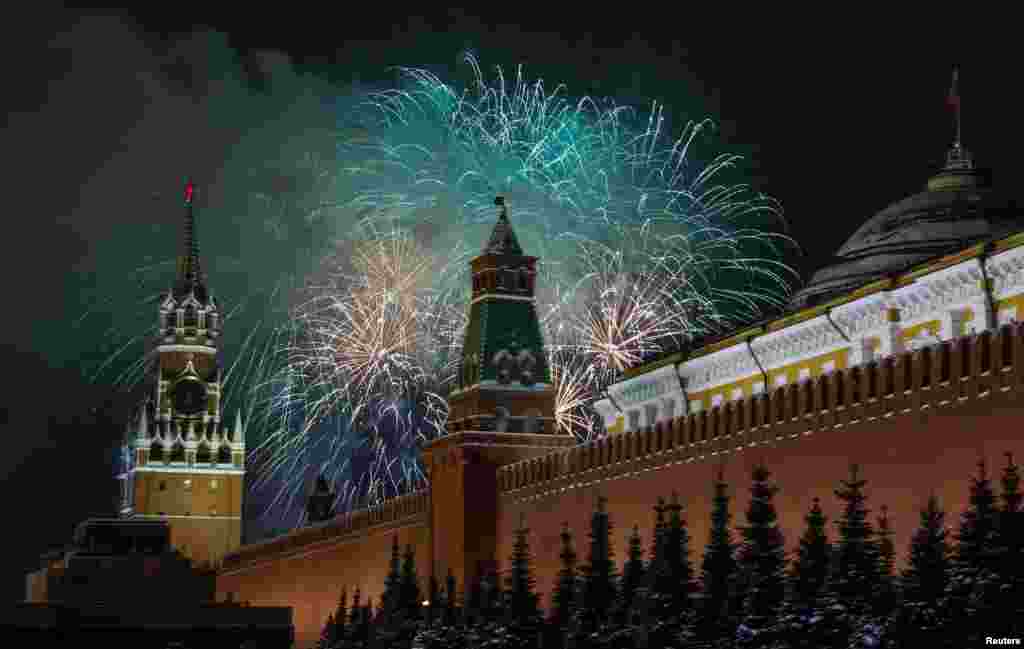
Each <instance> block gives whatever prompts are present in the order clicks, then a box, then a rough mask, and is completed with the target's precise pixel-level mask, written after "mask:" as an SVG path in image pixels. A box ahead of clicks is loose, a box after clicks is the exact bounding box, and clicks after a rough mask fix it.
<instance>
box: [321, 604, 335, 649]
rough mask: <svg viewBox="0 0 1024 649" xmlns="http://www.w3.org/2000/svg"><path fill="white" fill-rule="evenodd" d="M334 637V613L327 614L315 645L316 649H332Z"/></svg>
mask: <svg viewBox="0 0 1024 649" xmlns="http://www.w3.org/2000/svg"><path fill="white" fill-rule="evenodd" d="M336 636H337V629H336V626H335V623H334V613H329V614H328V615H327V622H326V623H325V624H324V628H323V631H321V632H320V640H319V641H318V642H317V643H316V646H317V649H332V648H333V647H334V645H335V639H336Z"/></svg>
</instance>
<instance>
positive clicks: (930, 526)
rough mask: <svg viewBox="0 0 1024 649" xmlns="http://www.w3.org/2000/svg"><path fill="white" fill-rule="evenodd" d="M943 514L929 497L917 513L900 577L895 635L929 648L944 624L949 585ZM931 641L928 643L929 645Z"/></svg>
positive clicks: (948, 551)
mask: <svg viewBox="0 0 1024 649" xmlns="http://www.w3.org/2000/svg"><path fill="white" fill-rule="evenodd" d="M945 517H946V514H945V512H943V511H942V509H941V507H940V506H939V500H938V498H936V497H935V495H934V494H932V495H931V496H930V497H929V498H928V504H927V505H926V506H925V508H924V509H923V510H921V523H920V526H919V527H918V528H917V530H915V532H914V535H913V538H912V539H911V542H910V554H909V556H908V558H907V567H906V568H905V569H904V571H903V574H902V575H901V582H902V590H903V605H902V606H901V608H900V611H899V613H898V615H897V616H896V617H897V621H898V623H897V630H896V634H897V635H898V636H899V637H900V638H902V639H904V640H910V639H911V638H910V636H911V634H912V633H915V632H918V633H919V634H921V635H919V637H917V638H915V641H920V642H923V643H925V644H933V643H934V641H935V640H936V639H937V637H936V636H935V633H937V632H939V631H941V629H942V628H943V624H944V619H943V617H944V616H943V613H942V610H941V604H942V601H943V600H944V598H945V592H946V588H947V586H948V583H949V570H950V547H949V543H948V541H947V538H946V526H945ZM929 641H931V642H929Z"/></svg>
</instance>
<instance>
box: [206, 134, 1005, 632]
mask: <svg viewBox="0 0 1024 649" xmlns="http://www.w3.org/2000/svg"><path fill="white" fill-rule="evenodd" d="M981 178H982V177H981V176H980V175H979V174H978V173H977V172H976V171H975V169H974V166H973V163H971V161H970V159H969V156H967V154H966V151H964V150H963V149H962V147H961V146H960V144H959V142H958V143H957V144H955V145H954V148H953V150H952V151H951V152H950V157H949V160H948V162H947V165H946V167H945V168H944V169H943V170H942V171H941V172H940V173H939V174H938V175H937V176H935V177H934V178H932V179H931V180H930V181H929V183H928V186H927V188H926V190H925V191H924V192H922V193H921V194H917V195H915V196H912V197H910V198H909V199H906V200H904V201H901V202H900V203H897V204H894V206H891V207H890V208H888V209H887V210H884V211H883V212H881V213H880V214H879V215H877V216H876V217H875V218H873V219H871V220H870V221H868V222H867V223H866V224H865V227H863V228H861V229H860V230H858V233H857V234H855V235H854V237H853V238H851V240H850V242H848V244H847V245H846V246H844V248H843V249H841V250H840V252H839V254H838V255H837V259H836V263H835V264H834V265H833V266H832V267H830V268H828V269H825V270H824V271H822V272H820V273H819V275H817V276H816V277H815V279H814V280H812V281H811V282H810V283H809V284H808V286H807V287H806V288H805V289H804V290H803V291H801V292H800V293H798V294H797V296H796V297H795V298H794V302H793V303H791V308H790V311H789V312H788V313H787V314H786V315H785V316H783V317H780V318H776V319H774V320H770V321H766V322H762V323H758V324H756V325H753V326H751V327H749V328H747V329H745V330H742V331H739V332H736V333H735V334H733V335H731V336H729V337H728V338H724V339H721V340H718V341H717V342H713V343H707V344H705V345H704V346H703V347H702V348H700V349H696V350H691V351H688V352H679V353H676V354H674V355H670V356H667V357H665V358H662V359H659V360H657V361H655V362H652V363H650V364H648V365H646V366H643V367H639V368H635V369H633V370H631V371H630V372H628V373H627V375H626V376H625V377H624V378H623V380H621V381H620V382H619V383H617V384H616V385H614V386H612V387H611V388H609V390H608V394H607V396H606V398H604V399H602V400H600V401H598V402H597V403H595V404H594V406H595V409H596V410H597V411H598V412H599V413H600V415H601V416H602V417H603V418H604V421H605V427H606V430H607V431H608V435H607V436H604V437H602V438H600V439H596V440H594V441H592V442H589V443H586V444H583V445H573V444H572V443H571V440H568V439H567V438H565V437H563V436H559V435H552V434H544V433H533V434H529V433H519V432H505V429H503V428H500V427H490V428H488V426H487V425H482V426H481V427H480V429H479V430H474V431H471V432H468V431H466V430H464V429H455V430H452V429H450V430H449V434H448V435H446V436H445V437H443V438H441V439H440V440H436V441H435V442H432V443H431V445H429V446H428V447H427V448H426V449H425V450H424V461H425V464H426V466H427V469H428V473H429V476H430V485H431V486H430V487H429V488H428V489H427V490H424V491H420V492H417V493H413V494H409V495H406V496H402V497H399V498H396V499H394V500H391V501H388V502H386V503H384V504H382V505H379V506H376V507H373V508H370V509H368V510H362V511H357V512H352V513H348V514H343V515H340V516H337V517H335V518H333V519H331V520H329V521H327V522H324V523H319V524H314V525H311V526H309V527H306V528H302V529H299V530H296V531H293V532H292V533H290V534H287V535H285V536H282V537H278V538H275V539H272V540H269V541H265V542H262V543H257V544H251V545H247V546H243V547H242V548H240V549H239V550H238V551H236V552H234V553H232V554H230V555H228V556H227V557H226V558H225V560H224V562H223V565H222V567H221V569H220V571H219V574H218V578H217V591H218V598H219V599H223V598H225V597H227V595H228V594H229V593H230V594H232V595H233V596H234V597H235V598H236V599H240V600H246V601H250V602H252V604H253V605H258V606H291V607H293V608H294V623H295V632H296V640H297V643H298V646H300V647H306V646H312V645H313V644H314V642H315V640H316V638H317V637H318V635H319V632H320V629H321V628H322V625H323V624H324V622H325V620H326V618H327V616H328V614H329V613H331V612H333V611H334V609H335V607H336V605H337V601H338V596H339V593H340V591H341V589H342V587H347V588H348V591H349V594H350V595H351V594H352V592H353V589H354V588H355V587H359V588H360V589H361V591H362V594H363V598H364V601H365V599H366V597H367V596H369V597H372V598H373V600H374V602H375V603H376V602H378V601H379V597H380V595H381V592H382V590H383V582H384V576H385V573H386V571H387V567H388V558H389V556H390V548H391V544H392V539H393V538H394V537H395V536H397V538H398V542H399V544H400V545H401V546H403V547H404V546H405V545H406V544H411V545H412V546H413V547H414V549H415V553H416V563H417V568H418V570H419V574H420V575H421V578H423V580H424V582H425V581H426V579H427V578H428V577H429V575H430V574H431V573H433V574H435V575H437V576H438V578H439V580H441V581H442V582H443V579H444V576H445V574H446V573H447V571H448V570H449V569H451V570H452V571H453V573H454V574H456V576H457V577H458V579H459V585H460V588H461V587H463V586H464V585H465V583H466V580H468V579H472V578H473V576H474V575H477V574H480V571H481V570H484V569H486V568H487V567H488V562H494V564H496V565H497V567H498V569H499V570H505V569H506V568H507V565H508V559H509V557H510V555H511V553H512V543H513V530H514V529H515V527H516V526H517V525H518V523H519V521H520V516H521V515H525V520H526V522H527V525H528V527H529V528H530V535H529V540H530V547H531V551H532V553H533V556H534V565H535V569H536V573H537V586H538V590H539V591H540V592H541V593H542V594H543V603H544V606H548V605H549V603H550V600H549V597H550V593H551V590H552V586H553V583H554V578H555V575H556V572H557V570H558V568H559V560H558V553H559V549H560V548H559V533H560V531H561V528H562V525H563V523H568V525H569V526H570V528H571V529H572V530H573V532H574V536H575V543H576V547H577V551H578V552H579V553H580V556H581V559H585V553H586V549H585V543H586V533H587V530H588V525H589V519H590V515H591V513H592V511H593V509H594V506H595V502H596V500H597V497H598V496H599V495H603V496H605V497H606V498H607V499H608V503H607V507H608V511H609V513H610V514H611V518H612V522H613V524H614V525H615V529H614V530H613V539H614V540H615V547H614V550H615V553H616V557H617V560H618V561H619V562H620V565H621V562H622V561H623V559H624V555H625V550H626V542H625V539H626V536H627V535H628V534H629V532H630V530H631V528H632V526H633V525H634V524H636V525H639V527H640V531H641V534H642V535H643V537H644V544H645V546H646V545H647V544H648V543H649V541H650V535H651V529H652V527H653V512H652V507H653V506H654V505H655V503H656V501H657V499H658V498H659V497H666V498H667V497H669V496H671V494H672V492H673V491H675V492H678V493H679V495H680V497H681V500H682V502H683V504H684V505H685V507H686V510H685V511H686V515H687V520H688V524H689V528H690V530H691V535H692V541H691V546H690V547H691V556H692V558H693V560H694V561H695V562H698V561H699V560H700V557H701V554H702V552H703V547H704V544H705V543H706V542H707V530H708V525H709V516H710V501H711V498H710V496H711V493H712V479H713V477H714V476H715V474H716V473H717V472H718V471H719V470H721V471H722V472H723V473H724V477H725V480H726V481H727V482H728V483H729V485H730V493H731V495H732V497H733V500H732V512H733V519H732V524H733V526H734V527H735V526H738V525H742V524H743V523H744V513H745V510H746V506H747V503H748V487H749V483H750V472H751V469H752V467H753V465H754V464H755V463H758V462H764V463H765V464H766V465H767V467H768V468H769V469H770V470H771V471H772V473H773V479H774V480H775V481H776V483H777V484H778V486H779V488H780V491H779V493H778V495H777V496H776V505H777V507H778V509H779V518H780V526H781V528H782V529H783V531H784V533H785V534H786V541H787V545H788V547H789V548H790V549H793V548H794V547H795V545H796V544H797V539H798V536H799V534H800V533H801V532H802V531H803V527H804V522H803V518H804V515H805V514H806V512H807V510H808V509H809V507H810V506H811V502H812V500H813V499H814V498H815V497H817V498H821V500H822V506H823V508H824V509H825V512H826V514H827V515H828V516H829V518H830V520H834V518H835V517H836V516H837V514H838V512H837V510H836V508H835V507H834V506H833V503H834V502H835V499H834V497H833V493H832V491H833V489H834V488H836V487H837V486H838V483H839V481H840V480H842V479H844V478H845V477H847V476H848V474H849V466H850V464H851V463H857V464H860V465H862V467H863V472H862V473H863V475H864V477H865V478H866V479H867V480H868V484H867V493H868V496H869V507H871V509H872V516H873V517H874V516H877V514H878V512H879V509H880V507H881V506H883V505H885V506H887V507H888V511H889V518H890V521H891V524H892V526H893V527H894V530H895V539H894V540H895V542H896V544H897V548H898V551H899V554H900V557H899V561H900V563H901V564H902V562H903V560H904V558H905V556H904V555H905V553H906V549H907V547H908V544H909V541H910V537H911V534H912V532H913V530H914V528H915V527H916V526H917V524H918V521H919V514H918V509H919V508H920V507H922V506H923V505H924V503H925V501H926V500H927V498H928V496H929V494H931V493H935V494H936V495H938V496H939V498H940V500H941V503H942V505H943V507H944V508H945V510H946V511H947V512H949V515H948V518H947V521H948V522H949V524H950V525H954V524H955V519H956V516H957V515H958V514H959V512H960V511H962V510H963V508H964V507H965V505H966V501H967V495H968V481H969V477H970V475H971V474H972V472H974V471H975V466H976V464H977V462H978V460H979V458H984V459H985V460H986V461H987V463H988V466H989V467H990V473H991V474H998V471H999V468H1000V467H1001V465H1002V463H1003V461H1004V458H1003V454H1004V453H1006V452H1012V453H1014V454H1015V455H1016V456H1018V457H1019V456H1022V455H1024V435H1022V428H1024V426H1022V425H1024V324H1019V323H1018V322H1017V313H1018V310H1019V309H1020V308H1021V306H1022V305H1024V212H1022V211H1020V210H1018V209H1017V208H1016V205H1015V204H1012V205H1011V204H1006V203H999V202H998V201H995V198H993V196H994V195H993V194H992V192H991V191H990V190H989V188H988V187H987V185H986V184H984V182H982V180H981ZM994 201H995V202H994ZM504 219H505V216H504V210H503V212H502V217H501V218H500V219H499V226H497V227H496V233H497V231H498V228H500V227H502V226H501V224H502V222H503V220H504ZM505 223H506V225H507V222H505ZM504 236H509V237H511V241H512V243H513V244H514V243H515V242H514V235H512V234H511V230H509V232H508V233H506V234H505V235H504ZM493 240H494V236H492V242H493ZM513 247H514V246H513ZM507 252H508V251H506V253H507ZM487 254H488V249H486V248H485V251H484V256H486V255H487ZM519 254H520V255H521V254H522V252H521V251H519ZM478 259H480V258H478ZM527 259H532V258H527ZM474 268H476V267H474ZM836 269H839V270H838V271H837V270H836ZM843 269H848V270H843ZM474 290H476V285H474ZM484 292H486V287H484ZM531 294H532V284H531ZM474 295H476V293H474ZM509 299H511V298H509ZM520 299H521V298H520ZM488 349H490V348H488ZM484 358H489V357H488V356H484ZM476 360H477V362H479V359H476ZM495 364H496V362H495ZM484 371H485V372H486V370H484ZM485 376H486V375H485ZM481 383H486V381H483V382H481ZM468 389H469V388H467V390H468ZM481 421H482V420H481ZM545 428H546V427H545ZM531 430H536V429H531ZM541 430H544V429H541ZM829 527H830V533H832V534H833V535H834V529H832V526H831V523H830V526H829ZM424 585H425V584H424Z"/></svg>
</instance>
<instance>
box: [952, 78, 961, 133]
mask: <svg viewBox="0 0 1024 649" xmlns="http://www.w3.org/2000/svg"><path fill="white" fill-rule="evenodd" d="M951 96H952V97H955V98H956V103H955V104H954V105H953V108H954V109H955V110H956V142H955V143H954V146H956V147H958V148H959V147H960V146H961V140H960V123H961V119H960V104H961V102H960V67H959V66H954V67H953V87H952V91H951Z"/></svg>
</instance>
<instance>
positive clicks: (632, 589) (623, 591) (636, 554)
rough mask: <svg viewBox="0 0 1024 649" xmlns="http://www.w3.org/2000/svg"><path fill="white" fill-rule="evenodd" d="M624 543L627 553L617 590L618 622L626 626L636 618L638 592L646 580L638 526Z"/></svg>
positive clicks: (634, 527)
mask: <svg viewBox="0 0 1024 649" xmlns="http://www.w3.org/2000/svg"><path fill="white" fill-rule="evenodd" d="M626 543H627V546H628V547H629V552H628V554H627V556H626V562H625V564H624V565H623V567H622V582H621V585H620V590H619V610H618V613H619V615H618V621H619V624H621V625H628V624H630V623H632V622H633V620H634V619H635V618H636V613H637V611H636V608H637V604H638V603H639V602H638V600H639V597H638V595H639V591H640V589H641V588H642V587H643V584H644V580H645V579H646V576H645V569H644V549H643V542H642V540H641V539H640V527H639V526H637V525H634V526H633V533H632V534H630V535H629V536H628V537H627V539H626Z"/></svg>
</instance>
